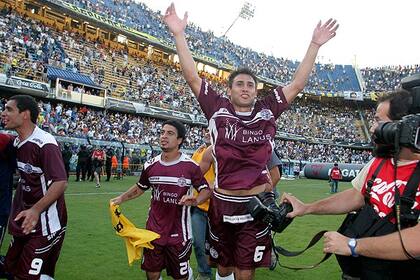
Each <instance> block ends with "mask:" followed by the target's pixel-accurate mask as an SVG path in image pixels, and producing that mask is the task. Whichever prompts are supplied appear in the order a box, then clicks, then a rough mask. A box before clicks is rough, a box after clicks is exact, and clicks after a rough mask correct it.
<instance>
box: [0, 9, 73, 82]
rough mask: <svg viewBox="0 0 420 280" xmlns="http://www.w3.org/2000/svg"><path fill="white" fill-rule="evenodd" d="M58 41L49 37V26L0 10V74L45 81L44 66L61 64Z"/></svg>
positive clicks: (59, 38)
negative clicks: (18, 75)
mask: <svg viewBox="0 0 420 280" xmlns="http://www.w3.org/2000/svg"><path fill="white" fill-rule="evenodd" d="M61 39H62V38H61V37H55V36H52V31H51V29H50V28H49V27H48V26H44V25H41V24H39V23H38V22H36V21H35V20H29V19H24V18H22V17H21V16H19V15H18V14H16V13H14V12H11V11H7V10H2V11H1V17H0V55H1V59H2V61H3V72H4V73H5V74H7V75H8V76H12V75H15V74H16V73H18V72H20V73H23V74H22V75H23V76H24V77H26V78H30V79H39V80H45V79H46V76H45V73H46V70H47V69H46V67H47V65H53V64H55V63H56V62H58V61H62V60H64V58H65V56H66V54H65V52H64V49H63V47H62V45H61Z"/></svg>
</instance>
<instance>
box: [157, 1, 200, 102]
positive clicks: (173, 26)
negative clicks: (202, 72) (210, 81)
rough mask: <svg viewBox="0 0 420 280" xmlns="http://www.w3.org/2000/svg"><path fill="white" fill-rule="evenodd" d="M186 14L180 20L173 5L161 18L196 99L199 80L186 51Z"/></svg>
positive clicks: (191, 58)
mask: <svg viewBox="0 0 420 280" xmlns="http://www.w3.org/2000/svg"><path fill="white" fill-rule="evenodd" d="M187 19H188V14H187V12H185V14H184V18H183V19H180V18H179V17H178V15H177V14H176V11H175V5H174V3H171V5H170V6H169V7H168V9H166V13H165V15H164V16H163V21H164V22H165V23H166V25H167V26H168V28H169V30H170V31H171V33H172V34H173V36H174V39H175V45H176V51H177V53H178V56H179V62H180V63H181V69H182V73H183V76H184V78H185V80H186V81H187V83H188V85H189V86H190V88H191V90H192V92H193V93H194V95H195V96H196V97H198V95H199V94H200V87H201V79H200V76H198V73H197V68H196V66H195V62H194V59H193V57H192V55H191V52H190V50H189V49H188V45H187V41H186V39H185V28H186V26H187Z"/></svg>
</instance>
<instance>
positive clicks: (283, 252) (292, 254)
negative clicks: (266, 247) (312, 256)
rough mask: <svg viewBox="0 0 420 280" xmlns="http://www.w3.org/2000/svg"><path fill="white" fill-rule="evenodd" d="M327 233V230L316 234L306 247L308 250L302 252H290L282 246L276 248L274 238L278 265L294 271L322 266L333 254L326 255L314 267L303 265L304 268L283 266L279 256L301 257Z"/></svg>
mask: <svg viewBox="0 0 420 280" xmlns="http://www.w3.org/2000/svg"><path fill="white" fill-rule="evenodd" d="M326 232H327V231H326V230H323V231H320V232H318V233H317V234H315V235H314V237H312V239H311V241H310V242H309V243H308V245H307V246H306V248H305V249H303V250H301V251H289V250H286V249H284V248H283V247H281V246H276V245H275V244H274V238H273V239H272V240H273V249H274V253H275V254H276V257H277V263H278V264H279V266H281V267H284V268H287V269H292V270H303V269H311V268H315V267H317V266H318V265H320V264H321V263H323V262H324V261H326V260H327V259H328V258H329V257H330V256H331V253H327V254H325V255H324V257H323V258H322V260H321V261H319V262H317V263H315V264H313V265H303V266H288V265H284V264H281V263H280V260H279V256H278V255H279V254H280V255H282V256H285V257H296V256H299V255H301V254H303V253H304V252H305V251H306V250H308V249H309V248H311V247H313V246H314V245H315V244H316V243H317V242H318V241H319V240H320V239H321V238H322V237H323V236H324V233H326Z"/></svg>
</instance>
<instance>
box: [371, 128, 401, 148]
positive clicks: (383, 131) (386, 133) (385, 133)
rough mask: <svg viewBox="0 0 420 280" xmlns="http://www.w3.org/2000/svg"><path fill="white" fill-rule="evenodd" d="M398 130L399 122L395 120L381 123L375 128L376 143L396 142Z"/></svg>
mask: <svg viewBox="0 0 420 280" xmlns="http://www.w3.org/2000/svg"><path fill="white" fill-rule="evenodd" d="M397 131H398V123H395V122H384V123H380V124H379V125H378V127H377V128H376V129H375V132H374V136H375V143H376V144H384V145H389V144H394V143H395V135H396V133H397Z"/></svg>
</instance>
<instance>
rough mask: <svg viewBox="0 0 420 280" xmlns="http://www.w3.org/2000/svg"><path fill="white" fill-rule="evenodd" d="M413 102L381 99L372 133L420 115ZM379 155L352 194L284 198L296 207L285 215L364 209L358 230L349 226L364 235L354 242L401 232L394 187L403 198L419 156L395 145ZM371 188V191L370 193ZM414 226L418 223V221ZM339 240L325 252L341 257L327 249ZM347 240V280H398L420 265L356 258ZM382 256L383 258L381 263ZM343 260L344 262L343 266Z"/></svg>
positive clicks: (403, 94) (403, 97)
mask: <svg viewBox="0 0 420 280" xmlns="http://www.w3.org/2000/svg"><path fill="white" fill-rule="evenodd" d="M413 100H414V95H413V94H412V93H410V92H408V91H405V90H397V91H395V92H392V93H390V94H388V95H386V96H384V97H382V98H381V99H380V100H379V101H378V106H377V109H376V114H375V123H374V125H373V127H372V128H371V132H372V133H373V132H374V131H375V129H376V128H377V127H378V125H379V123H380V122H391V121H398V120H401V119H402V118H403V117H404V116H406V115H409V114H413V113H419V110H418V107H417V108H416V110H417V111H414V112H413V110H412V109H413V108H414V107H415V105H417V104H414V103H413ZM417 106H418V105H417ZM376 134H377V133H376V132H375V135H374V136H375V137H377V135H376ZM375 155H376V157H375V158H374V159H372V160H371V161H370V162H369V163H368V164H367V165H366V166H365V167H364V168H363V169H362V170H361V172H360V173H359V174H358V176H357V177H356V178H355V179H354V180H353V181H352V185H353V188H351V189H348V190H345V191H343V192H340V193H337V194H335V195H333V196H331V197H328V198H326V199H323V200H319V201H316V202H313V203H309V204H305V203H303V202H301V201H299V200H298V199H297V198H295V197H294V196H292V195H289V194H285V195H284V196H283V201H284V202H289V203H291V204H292V206H293V211H292V212H290V213H289V214H288V215H287V216H288V217H290V218H292V217H296V216H303V215H307V214H319V215H322V214H344V213H348V212H351V211H356V210H359V209H360V211H359V215H358V216H355V217H356V219H357V217H361V218H360V219H362V220H363V221H362V222H360V219H359V220H358V222H359V223H353V224H352V226H354V227H356V225H357V226H358V228H351V227H349V228H350V229H351V230H353V231H357V232H358V233H360V234H358V235H360V236H352V237H356V238H359V237H368V236H380V235H386V234H388V233H391V232H395V231H397V227H396V225H395V223H396V221H395V220H396V219H395V217H396V216H397V215H394V204H395V200H394V197H395V189H396V188H395V185H397V187H398V190H399V192H398V193H399V194H400V195H401V194H403V193H404V190H405V188H406V185H407V184H408V183H407V182H408V181H409V179H410V178H411V176H412V175H413V172H414V169H415V168H416V166H417V163H418V162H419V160H420V154H419V153H418V151H416V150H415V149H414V148H411V147H405V146H403V147H401V149H400V151H399V153H396V149H395V147H394V145H390V144H385V143H382V144H377V145H376V146H375ZM395 155H398V161H397V168H396V172H395V173H394V159H393V158H392V157H393V156H395ZM394 176H395V177H394ZM394 181H395V182H397V184H395V183H394ZM417 184H418V183H417ZM369 189H370V191H368V190H369ZM417 189H418V187H417ZM416 195H417V196H416V198H415V199H416V202H417V203H415V204H414V206H415V208H416V210H419V209H420V206H419V202H420V192H419V191H417V194H416ZM410 210H411V209H410ZM393 215H394V216H393ZM346 220H347V219H346ZM415 222H417V219H416V221H415ZM377 225H380V227H377ZM363 227H366V228H363ZM349 228H346V227H345V223H343V226H342V227H341V228H340V230H339V231H340V232H343V231H344V232H348V231H349ZM386 231H388V232H386ZM337 236H338V235H337V234H334V233H326V234H325V237H326V241H325V249H324V251H325V252H337V248H330V247H329V246H330V245H331V246H333V244H335V243H332V242H333V241H332V239H333V238H334V240H335V239H336V238H339V237H337ZM346 241H347V246H348V248H349V250H350V251H351V255H352V256H353V257H354V258H347V259H345V258H340V257H337V259H338V260H339V263H340V266H341V268H342V270H343V279H353V278H354V279H398V278H401V277H402V278H404V277H406V276H407V277H408V275H413V274H414V270H415V269H417V267H418V264H416V263H413V262H410V261H406V262H391V261H385V260H379V259H375V258H374V257H373V256H372V257H359V258H356V257H357V256H358V253H359V251H358V249H359V247H358V246H359V244H358V243H359V242H358V240H355V239H353V238H346ZM399 243H401V241H399ZM376 257H377V255H376ZM383 257H384V256H383V255H381V258H383ZM341 260H344V262H342V261H341ZM349 262H350V265H349ZM354 263H357V269H356V270H355V269H354V267H355V266H354V265H353V264H354ZM349 276H350V277H349ZM404 279H405V278H404Z"/></svg>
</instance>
